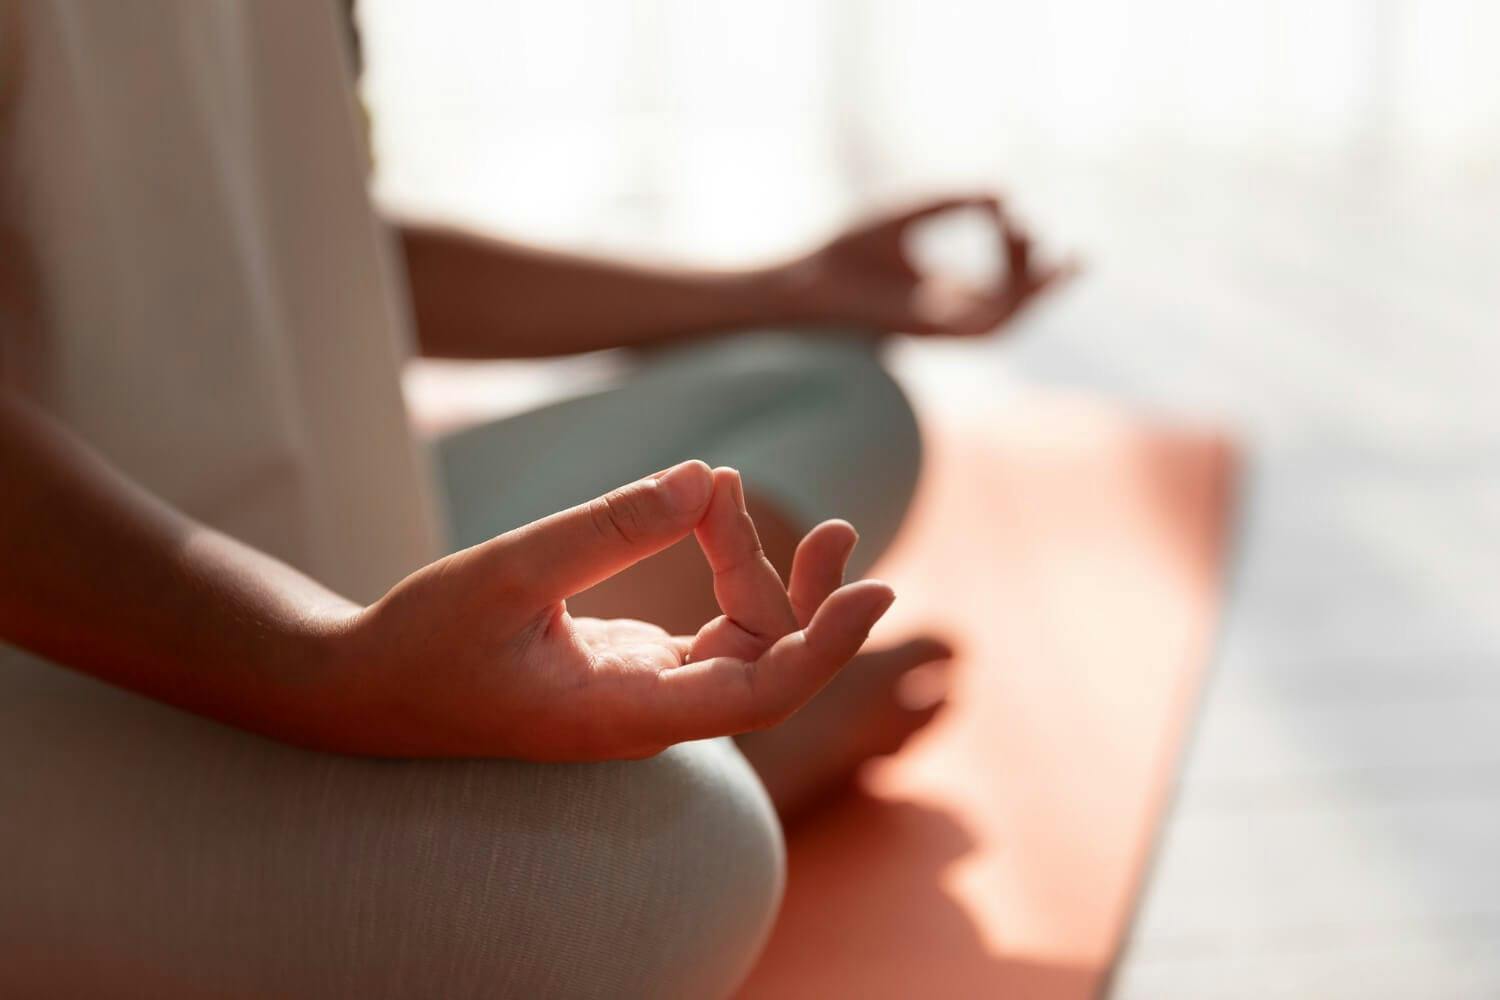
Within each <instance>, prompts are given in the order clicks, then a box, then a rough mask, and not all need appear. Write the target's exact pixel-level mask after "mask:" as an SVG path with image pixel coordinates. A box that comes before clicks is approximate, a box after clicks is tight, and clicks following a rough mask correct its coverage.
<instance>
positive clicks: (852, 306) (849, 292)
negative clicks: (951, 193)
mask: <svg viewBox="0 0 1500 1000" xmlns="http://www.w3.org/2000/svg"><path fill="white" fill-rule="evenodd" d="M962 209H971V210H972V209H977V210H979V211H982V212H984V213H985V214H986V216H988V217H989V218H990V219H992V220H993V221H994V226H995V233H996V237H997V238H998V240H999V242H1000V245H1001V250H1002V257H1003V259H1004V262H1005V270H1004V273H1003V274H1002V275H1001V276H1000V277H999V279H998V280H997V281H996V282H995V284H994V285H992V286H990V287H987V288H975V287H971V286H968V285H965V284H964V283H962V282H956V281H952V280H949V279H945V278H942V277H940V276H935V275H926V274H923V273H922V272H921V271H920V270H918V268H917V267H916V265H915V264H914V263H913V261H912V259H911V257H910V254H909V253H908V252H907V247H906V242H907V237H908V234H909V231H910V230H911V228H912V227H913V226H915V225H916V224H917V223H919V222H922V221H924V220H927V219H931V218H934V217H937V216H940V215H944V214H947V213H949V212H955V211H959V210H962ZM1077 271H1078V266H1077V264H1076V263H1074V262H1071V261H1064V262H1062V263H1050V262H1039V261H1038V260H1037V259H1036V254H1035V253H1034V252H1033V246H1032V239H1031V234H1030V233H1028V232H1027V231H1026V230H1025V229H1023V228H1022V227H1021V226H1019V225H1017V224H1016V223H1015V221H1014V220H1012V219H1010V218H1008V217H1007V216H1006V214H1005V211H1004V209H1003V208H1002V207H1001V205H1000V201H999V199H998V198H995V197H993V196H989V195H970V196H964V197H954V198H944V199H939V200H935V201H929V202H926V203H923V204H920V205H916V206H914V207H911V208H908V209H905V210H904V211H899V212H896V213H893V214H888V215H881V216H877V217H875V218H873V219H867V220H865V221H863V222H861V223H859V224H857V225H855V226H854V227H852V228H851V229H849V230H848V231H846V232H844V233H843V234H841V235H839V236H838V237H836V238H834V239H833V240H832V241H830V242H829V243H828V244H826V245H825V246H823V247H820V248H819V249H818V250H815V251H814V252H812V253H811V254H808V255H807V256H806V257H802V258H799V259H798V260H796V261H793V262H792V263H790V264H788V265H786V266H785V267H784V268H783V269H782V276H783V278H784V287H785V289H786V296H787V298H788V299H789V304H788V309H789V311H790V312H791V313H792V314H793V315H795V316H796V317H797V318H798V319H801V320H807V321H811V322H814V323H819V324H830V325H839V326H845V325H855V326H865V327H871V328H874V329H877V330H880V331H881V332H901V333H911V334H916V335H919V336H951V337H973V336H979V335H981V334H985V333H989V332H990V331H992V330H995V329H997V328H999V327H1001V326H1004V325H1005V324H1006V323H1008V322H1010V320H1011V319H1013V318H1014V317H1015V316H1016V314H1017V313H1019V312H1020V311H1021V310H1022V309H1024V308H1025V307H1026V306H1028V305H1029V304H1031V303H1032V302H1034V301H1035V300H1036V299H1037V298H1038V297H1040V296H1041V294H1042V293H1043V292H1045V291H1047V290H1048V289H1050V288H1054V287H1056V286H1058V285H1060V284H1062V283H1063V282H1064V281H1066V280H1067V279H1069V278H1071V277H1073V276H1074V275H1075V274H1076V273H1077Z"/></svg>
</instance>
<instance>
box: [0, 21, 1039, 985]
mask: <svg viewBox="0 0 1500 1000" xmlns="http://www.w3.org/2000/svg"><path fill="white" fill-rule="evenodd" d="M341 42H342V36H341V33H340V30H339V26H338V22H337V20H336V16H335V13H334V11H333V10H332V9H331V8H324V7H321V6H317V5H310V4H307V3H305V2H297V0H257V2H254V3H233V2H231V3H217V4H207V3H201V2H198V0H176V2H172V0H141V2H135V3H130V4H112V3H92V2H86V0H55V2H51V3H45V4H43V3H28V2H23V0H0V199H3V201H0V470H3V472H0V475H3V488H0V640H4V641H5V642H6V643H8V644H9V645H8V646H5V647H0V857H3V858H4V859H5V865H4V870H3V873H0V993H3V994H4V995H6V996H151V997H167V996H201V995H215V996H267V997H269V996H275V997H330V996H349V997H382V996H390V997H406V996H434V997H460V996H608V997H620V996H642V995H670V996H693V997H703V996H716V995H723V994H724V993H726V992H728V991H730V990H732V989H733V988H734V986H735V984H736V983H737V982H738V981H739V980H740V978H741V977H742V976H743V975H744V973H745V972H746V970H747V969H748V967H749V964H750V962H751V961H752V959H753V958H754V956H755V954H756V951H757V949H758V947H759V945H760V943H761V941H762V940H763V937H764V935H765V933H766V931H767V928H768V926H769V923H770V921H771V919H772V916H773V914H774V911H775V907H776V902H777V899H778V894H779V892H780V886H781V879H782V870H781V864H782V847H781V841H780V831H779V827H778V823H777V817H776V814H775V810H776V809H780V810H782V811H783V812H784V813H791V812H793V811H796V810H798V809H801V808H804V807H805V806H806V805H807V804H808V803H810V802H811V801H814V800H815V799H816V798H817V797H818V796H819V795H821V794H822V793H823V792H825V791H826V790H827V789H828V788H830V787H833V786H834V785H835V784H837V783H838V782H840V781H842V780H843V779H844V778H846V777H847V776H848V774H849V773H850V772H851V771H852V769H853V768H855V767H856V766H857V765H858V764H859V763H860V762H861V761H862V760H864V759H866V758H868V757H869V756H871V755H873V754H876V753H881V752H886V751H889V750H891V749H893V748H894V747H895V746H897V745H899V743H900V742H901V740H902V739H903V738H904V737H905V736H906V735H907V734H909V733H910V732H912V731H913V730H914V729H916V728H917V727H919V726H921V725H922V724H923V723H924V722H925V721H926V720H927V719H928V718H930V716H931V714H932V712H933V711H935V710H936V705H933V704H927V705H917V706H913V705H909V704H903V703H902V702H901V701H900V700H898V699H897V698H896V696H895V691H896V688H897V682H898V681H899V680H900V678H901V677H902V676H903V675H904V674H905V673H906V672H908V671H910V670H912V669H914V668H918V667H921V666H924V665H929V664H933V663H936V662H940V661H941V660H943V659H944V658H945V657H946V656H947V655H948V651H947V649H946V647H945V646H944V644H943V643H942V642H940V641H939V640H937V639H934V638H930V637H918V638H914V639H912V640H911V641H909V642H906V643H904V644H900V645H897V646H894V647H891V648H886V649H879V650H868V651H863V652H862V651H861V646H862V644H863V643H864V641H865V638H866V635H867V633H868V632H869V630H870V627H871V626H872V625H873V624H874V623H875V621H876V620H877V619H878V618H879V617H880V616H881V615H882V614H883V613H884V612H885V610H886V608H887V607H888V606H889V605H890V603H891V601H892V599H893V594H892V592H891V590H890V589H889V588H888V587H887V586H886V585H884V584H882V583H879V582H876V581H873V580H860V581H857V582H854V583H844V582H843V579H844V576H845V574H846V572H848V573H850V575H852V576H856V577H857V576H860V575H862V574H863V572H864V570H865V569H866V568H867V567H868V566H869V564H870V562H871V561H872V560H873V559H874V558H875V556H877V555H878V554H879V553H880V551H881V550H882V549H883V548H884V547H885V545H886V544H887V543H888V542H889V540H890V538H891V536H892V534H893V533H894V532H895V530H896V527H897V525H898V524H899V523H900V520H901V518H902V515H903V512H904V510H905V507H906V505H907V503H908V501H909V499H910V497H911V494H912V489H913V486H914V483H915V481H916V477H917V471H918V460H919V441H918V435H917V428H916V424H915V422H914V419H913V416H912V413H911V410H910V409H909V407H908V406H907V404H906V402H905V400H904V398H903V397H902V395H901V393H900V392H899V391H898V389H897V388H896V386H895V384H894V383H893V382H892V381H891V380H890V378H889V377H888V376H887V375H886V373H885V372H884V370H883V369H882V368H881V367H880V365H879V363H878V361H877V358H876V353H875V349H874V341H875V338H876V337H878V336H879V335H880V334H883V333H886V332H889V331H896V330H903V331H912V332H918V333H946V334H959V335H961V334H971V333H980V332H984V331H987V330H989V329H992V328H994V327H996V326H998V325H1000V324H1002V323H1003V322H1005V321H1006V320H1007V319H1008V318H1009V317H1010V316H1011V315H1012V314H1014V313H1015V311H1016V310H1018V309H1019V308H1021V307H1022V306H1023V305H1025V304H1026V303H1027V302H1028V301H1030V300H1031V298H1032V297H1033V296H1035V295H1036V294H1037V293H1038V292H1040V291H1041V290H1042V289H1044V288H1046V287H1047V286H1048V285H1049V284H1051V283H1052V282H1053V281H1055V280H1056V278H1057V277H1058V274H1059V272H1058V271H1057V270H1056V269H1052V268H1039V267H1037V266H1036V264H1035V263H1034V262H1033V261H1030V260H1029V259H1028V252H1027V241H1026V238H1025V236H1024V234H1021V233H1019V232H1017V231H1016V230H1015V229H1014V227H1006V226H1005V225H1004V222H1003V219H1002V217H1001V214H1000V211H999V208H998V206H997V205H996V203H995V202H994V201H993V200H990V199H986V198H963V199H955V200H949V201H941V202H936V203H934V204H931V205H926V206H922V207H919V208H918V209H916V210H913V211H910V212H906V213H902V214H898V215H895V216H892V217H889V218H884V219H879V220H876V221H874V222H871V223H868V224H865V225H862V226H860V227H858V228H856V229H853V230H851V231H850V232H848V233H847V234H845V235H842V236H840V237H839V238H837V239H835V240H833V241H832V242H830V243H828V244H827V245H826V246H823V247H822V248H820V249H818V250H816V251H815V252H813V253H810V254H808V255H806V256H804V257H801V258H799V259H796V260H793V261H788V262H785V263H783V264H781V265H779V266H775V267H769V268H765V269H761V270H756V271H754V272H743V273H708V272H703V273H696V272H688V271H676V270H659V269H649V268H644V267H635V266H630V265H627V264H615V263H608V262H602V261H592V260H584V259H578V258H573V257H569V256H564V255H558V254H552V253H545V252H540V251H535V250H531V249H527V248H524V247H520V246H515V245H512V244H508V243H504V242H501V241H498V240H495V239H490V238H486V237H483V236H478V235H471V234H464V233H459V232H454V231H451V230H447V229H443V228H439V227H433V226H424V225H420V224H416V223H411V222H406V223H400V224H398V225H396V227H395V229H394V232H395V234H396V237H397V238H396V239H387V232H388V230H386V229H383V228H382V225H381V223H379V222H378V221H377V219H376V216H375V214H374V212H373V211H372V208H371V205H370V202H369V199H368V197H367V194H366V187H365V160H364V158H363V151H362V149H361V146H360V139H359V133H358V126H357V122H356V117H355V114H354V110H353V109H354V104H353V100H352V97H351V89H350V84H349V74H348V70H347V62H346V58H345V53H344V52H343V51H342V49H341ZM961 205H973V206H978V207H979V208H980V209H982V210H984V211H987V212H989V213H990V214H991V215H992V217H993V218H994V219H995V221H996V224H997V227H998V228H999V230H1000V231H1002V232H1003V234H1004V243H1005V246H1006V247H1007V248H1008V254H1009V260H1010V264H1011V267H1010V271H1009V275H1008V277H1007V279H1006V280H1005V281H1004V282H1003V283H1002V284H1001V285H1000V286H999V287H997V288H994V289H986V290H980V291H962V290H956V289H949V290H946V291H942V290H939V289H936V288H935V286H933V285H931V284H929V283H924V282H923V281H922V280H920V278H919V276H918V275H917V273H916V272H915V271H914V270H913V269H912V268H911V267H910V265H909V264H908V262H907V260H906V258H905V256H904V254H903V252H902V236H903V233H904V232H905V230H906V229H907V227H908V226H909V225H910V224H912V223H913V222H914V221H915V220H917V219H920V218H922V217H924V216H926V215H930V214H933V213H936V212H939V211H943V210H947V209H950V208H954V207H958V206H961ZM408 316H414V318H415V323H414V327H413V328H412V329H409V328H408ZM731 332H734V335H733V336H730V335H728V334H729V333H731ZM413 333H414V337H413V336H410V334H413ZM409 341H413V342H414V343H415V345H416V346H417V348H418V349H420V350H421V351H422V352H424V353H427V354H432V355H440V356H446V357H518V356H527V357H536V356H543V355H555V354H568V353H574V352H580V351H588V350H594V349H598V348H605V347H616V346H633V347H645V346H648V345H649V346H653V347H657V346H660V347H661V349H660V350H654V351H651V352H647V353H643V354H642V355H641V358H640V360H639V362H638V364H637V366H636V367H635V369H634V370H633V372H632V373H631V374H629V375H628V376H626V377H624V378H623V379H621V380H620V381H619V382H618V383H617V384H615V385H613V386H611V387H609V388H608V389H605V390H603V391H599V392H596V393H593V394H591V395H588V396H585V397H582V398H577V399H571V400H567V401H564V402H561V403H557V404H555V405H553V406H550V407H548V408H545V409H542V410H538V411H536V412H533V413H530V414H526V415H523V416H520V417H517V418H514V419H510V420H506V421H503V422H499V423H494V424H490V425H486V426H481V427H477V428H473V429H470V430H468V431H465V432H463V433H461V434H457V435H455V436H452V437H450V438H448V439H445V440H443V441H441V442H439V444H438V446H437V448H436V454H435V460H434V461H431V462H429V461H428V458H427V457H426V456H424V455H423V454H422V453H421V452H420V450H419V448H418V446H417V443H416V441H415V439H414V437H413V435H412V433H411V430H410V428H409V425H408V420H407V416H406V412H405V410H404V408H403V405H402V399H401V394H400V387H399V384H398V373H399V368H400V365H401V363H402V360H403V358H404V357H405V352H406V349H407V344H408V342H409ZM621 484H626V485H621ZM830 518H847V519H848V520H847V521H845V520H830ZM851 522H852V523H853V524H854V525H857V526H858V528H859V531H860V532H861V533H862V534H863V538H862V540H861V541H860V544H859V546H858V548H856V547H855V542H856V534H855V531H854V529H853V528H851V527H850V523H851ZM851 553H852V554H851ZM783 581H785V582H784V583H783ZM851 660H852V661H854V662H853V664H852V665H851V666H849V667H848V668H847V669H844V670H843V673H842V674H841V675H840V676H839V677H837V678H836V679H835V674H838V673H839V671H840V670H841V668H844V667H845V665H846V664H848V663H850V661H851ZM62 668H72V669H71V670H69V669H62ZM830 679H833V682H832V683H831V684H829V683H828V682H829V681H830ZM101 682H103V683H101ZM825 684H828V686H827V687H826V688H825V687H824V685H825ZM820 690H821V692H822V693H819V692H820ZM809 699H811V700H812V701H811V704H809V705H808V707H806V708H803V709H802V710H801V711H800V712H799V711H798V709H799V708H800V707H801V706H803V705H804V703H807V702H808V701H809ZM794 713H795V714H794ZM728 736H739V737H740V743H739V745H738V748H737V746H736V743H735V742H734V741H733V740H730V739H724V738H722V737H728ZM742 750H743V753H742V752H741V751H742ZM747 758H748V762H747ZM768 793H769V794H768Z"/></svg>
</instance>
